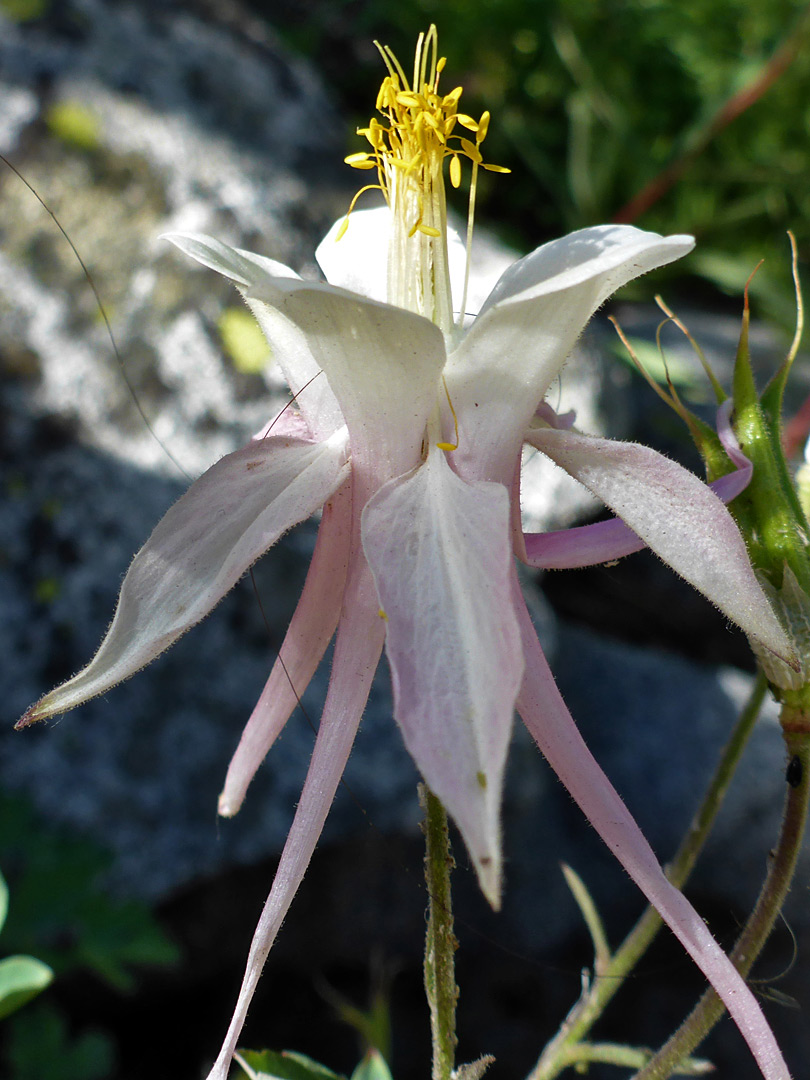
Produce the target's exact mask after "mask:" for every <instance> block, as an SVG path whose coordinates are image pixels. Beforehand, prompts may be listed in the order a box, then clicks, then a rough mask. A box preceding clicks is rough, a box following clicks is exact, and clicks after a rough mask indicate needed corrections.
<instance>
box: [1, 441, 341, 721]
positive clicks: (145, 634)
mask: <svg viewBox="0 0 810 1080" xmlns="http://www.w3.org/2000/svg"><path fill="white" fill-rule="evenodd" d="M348 470H349V466H348V463H347V461H346V442H345V437H339V436H338V437H335V438H334V439H333V440H332V441H331V442H329V443H322V444H318V443H305V442H294V441H292V440H288V439H281V440H279V439H274V438H272V437H271V438H269V439H265V440H264V441H263V442H252V443H250V445H248V446H246V447H244V449H242V450H238V451H237V452H236V453H234V454H229V455H228V456H227V457H224V458H223V459H222V460H221V461H218V462H217V464H216V465H214V466H212V467H211V468H210V469H209V470H208V472H206V473H204V474H203V475H202V476H201V477H200V479H199V480H197V481H196V483H194V484H192V486H191V487H190V488H189V490H188V491H187V492H186V494H185V495H183V497H182V498H181V499H180V500H179V501H178V502H176V503H175V504H174V506H173V507H171V509H170V510H169V511H168V512H167V513H166V514H165V516H164V517H163V519H162V520H161V521H160V523H159V524H158V525H157V527H156V528H155V530H154V532H153V533H152V535H151V536H150V537H149V539H148V540H147V542H146V544H144V546H143V547H142V548H141V550H140V551H139V552H138V554H137V555H136V556H135V558H134V560H133V562H132V565H131V566H130V568H129V571H128V573H127V575H126V577H125V578H124V583H123V585H122V587H121V595H120V597H119V600H118V608H117V610H116V612H115V617H114V619H113V621H112V625H111V626H110V629H109V630H108V632H107V636H106V637H105V638H104V641H103V642H102V643H101V646H100V648H99V650H98V652H97V653H96V655H95V657H94V658H93V660H92V661H91V662H90V663H89V664H88V665H87V667H86V668H84V669H83V670H82V671H81V672H79V674H78V675H75V676H74V677H73V678H72V679H70V680H69V681H68V682H66V683H64V684H63V685H62V686H60V687H57V688H56V689H55V690H52V691H51V693H49V694H47V695H46V696H45V697H44V698H42V699H41V700H40V701H39V702H38V703H37V704H36V705H34V706H32V707H31V708H30V709H29V710H28V712H27V713H26V714H25V716H24V717H23V718H22V720H20V721H19V725H18V726H26V725H27V724H30V723H32V722H34V721H35V720H41V719H43V718H44V717H47V716H53V715H54V714H56V713H60V712H64V711H65V710H67V709H72V708H73V707H74V706H76V705H79V704H81V703H82V702H83V701H87V700H88V699H89V698H92V697H95V696H96V695H97V694H101V693H104V691H105V690H109V689H110V688H111V687H113V686H115V685H116V683H119V682H121V680H122V679H126V678H129V676H130V675H133V674H134V673H135V672H136V671H138V670H139V669H140V668H142V667H143V666H144V664H148V663H149V661H150V660H154V658H155V657H156V656H158V655H159V654H160V653H161V652H163V650H164V649H167V648H168V647H169V646H170V645H171V644H173V643H174V642H175V641H176V640H177V638H179V637H180V635H181V634H183V633H184V632H185V631H186V630H188V629H189V627H191V626H194V624H195V623H197V622H199V621H200V619H202V618H203V617H204V616H205V615H207V614H208V612H209V611H210V610H211V608H213V607H214V605H215V604H218V603H219V601H220V600H221V599H222V597H223V596H224V595H225V594H226V593H227V592H228V591H229V590H230V589H231V588H232V587H233V586H234V585H235V584H236V582H237V581H238V580H239V578H240V577H241V576H242V574H244V572H245V571H246V570H247V569H248V567H249V566H251V565H252V564H253V563H254V562H255V561H256V559H258V557H259V556H260V555H262V554H263V553H264V552H265V551H267V549H268V548H269V547H270V546H271V545H272V544H274V543H275V542H276V540H278V538H279V537H280V536H281V535H282V534H283V533H285V532H286V531H287V530H288V529H291V528H292V526H293V525H297V524H298V522H299V521H303V520H304V519H305V518H307V517H309V516H310V514H312V513H314V512H315V510H317V509H319V508H320V507H321V506H322V505H323V504H324V502H326V500H327V499H328V498H329V497H330V496H331V495H332V494H333V493H334V492H335V491H336V490H337V488H338V487H340V485H341V483H342V482H343V480H344V479H345V477H346V476H347V475H348Z"/></svg>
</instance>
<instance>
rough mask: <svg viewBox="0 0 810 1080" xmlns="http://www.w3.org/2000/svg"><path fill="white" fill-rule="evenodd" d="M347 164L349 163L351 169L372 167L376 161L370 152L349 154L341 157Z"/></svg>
mask: <svg viewBox="0 0 810 1080" xmlns="http://www.w3.org/2000/svg"><path fill="white" fill-rule="evenodd" d="M343 160H344V161H345V162H346V164H347V165H351V167H352V168H353V169H373V168H375V166H376V164H377V162H376V161H375V160H374V157H373V156H372V155H371V154H363V153H360V154H349V156H348V157H345V158H344V159H343Z"/></svg>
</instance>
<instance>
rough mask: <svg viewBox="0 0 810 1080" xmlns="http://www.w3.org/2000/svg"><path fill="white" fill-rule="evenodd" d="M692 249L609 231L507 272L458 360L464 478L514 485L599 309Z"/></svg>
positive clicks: (554, 246) (559, 243) (553, 248)
mask: <svg viewBox="0 0 810 1080" xmlns="http://www.w3.org/2000/svg"><path fill="white" fill-rule="evenodd" d="M692 244H693V241H692V240H691V238H690V237H683V236H673V237H662V236H658V234H657V233H647V232H642V231H641V230H640V229H634V228H632V227H630V226H624V225H603V226H599V227H596V228H592V229H582V230H580V231H579V232H575V233H572V234H571V235H570V236H566V237H564V238H563V239H561V240H555V241H553V242H552V243H550V244H545V245H544V246H543V247H541V248H538V249H537V251H535V252H533V253H532V254H531V255H527V256H526V258H524V259H521V260H520V261H519V262H517V263H515V264H514V265H513V266H512V267H510V269H509V270H507V271H506V272H505V273H504V274H503V276H502V277H501V279H500V281H499V282H498V284H497V285H496V286H495V288H494V289H493V291H492V293H491V294H490V296H489V298H488V300H487V302H486V304H485V305H484V307H483V309H482V311H481V314H480V315H479V316H478V318H477V319H476V321H475V323H474V324H473V326H472V327H471V328H470V330H469V331H468V332H467V334H466V335H465V337H464V338H463V340H462V342H461V344H460V345H459V346H458V348H457V349H455V350H454V352H452V353H451V354H450V356H449V358H448V363H447V371H446V374H447V385H448V391H449V394H450V399H451V401H452V402H453V406H454V408H455V410H456V413H457V415H458V421H459V439H460V443H459V449H458V450H457V451H456V454H455V456H454V459H453V461H454V465H455V466H456V468H457V469H458V471H459V472H460V473H461V475H462V476H466V477H469V478H471V479H486V480H499V481H500V482H502V483H509V480H510V478H511V475H512V469H513V467H514V462H515V460H516V457H517V453H518V451H519V449H520V445H521V442H522V436H523V432H524V430H525V429H526V428H527V427H528V425H529V421H530V419H531V417H532V416H533V415H534V412H535V410H536V409H537V406H538V405H539V404H540V402H541V401H542V399H543V398H544V397H545V394H546V391H547V390H548V388H549V386H550V385H551V382H552V381H553V379H554V378H555V377H556V376H557V374H558V373H559V371H560V369H561V368H562V366H563V364H564V362H565V360H566V357H567V356H568V354H569V352H570V351H571V348H572V347H573V345H574V343H575V342H576V340H577V338H578V337H579V335H580V333H581V332H582V330H583V328H584V326H585V324H586V323H587V322H588V320H589V319H590V317H591V315H593V313H594V311H596V309H597V308H598V307H599V306H600V305H601V304H602V303H604V301H605V300H606V299H607V298H608V297H609V296H610V295H611V293H613V292H615V291H616V289H618V288H619V287H620V286H622V285H625V284H626V283H627V282H628V281H632V280H633V278H636V277H639V276H640V275H641V274H644V273H646V272H647V271H648V270H653V269H654V268H655V267H657V266H663V265H664V264H666V263H668V262H671V261H672V260H673V259H677V258H679V257H680V256H681V255H685V254H686V253H687V252H688V251H689V250H690V249H691V247H692Z"/></svg>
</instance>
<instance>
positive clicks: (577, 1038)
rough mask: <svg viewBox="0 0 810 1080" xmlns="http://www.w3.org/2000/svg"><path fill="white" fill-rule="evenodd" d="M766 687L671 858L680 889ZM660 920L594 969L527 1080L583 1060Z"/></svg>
mask: <svg viewBox="0 0 810 1080" xmlns="http://www.w3.org/2000/svg"><path fill="white" fill-rule="evenodd" d="M766 691H767V682H766V680H765V678H764V676H763V675H762V674H760V675H758V676H757V679H756V682H755V683H754V686H753V689H752V690H751V694H750V696H749V698H748V701H747V702H746V703H745V706H744V707H743V710H742V712H741V713H740V716H739V719H738V720H737V723H736V725H735V727H734V731H733V732H732V734H731V738H730V739H729V741H728V743H727V744H726V746H725V749H724V750H723V754H722V756H721V758H720V761H719V762H718V765H717V768H716V769H715V772H714V776H713V777H712V779H711V782H710V784H709V787H708V789H707V791H706V795H705V796H704V798H703V802H702V803H701V805H700V807H699V809H698V811H697V813H696V814H695V817H694V818H693V820H692V824H691V825H690V826H689V831H688V832H687V833H686V836H685V837H684V839H683V841H682V842H681V845H680V847H679V849H678V851H677V853H676V855H675V858H674V859H673V860H672V862H671V863H670V864H669V866H668V867H667V868H666V870H667V877H668V878H669V880H670V881H671V882H672V883H673V885H675V886H677V887H678V888H681V886H682V885H683V884H684V882H685V881H686V879H687V878H688V877H689V874H690V873H691V872H692V868H693V867H694V865H695V862H696V861H697V857H698V855H699V854H700V852H701V850H702V848H703V845H704V844H705V842H706V838H707V837H708V835H709V832H710V830H711V827H712V825H713V824H714V820H715V817H716V816H717V811H718V810H719V809H720V806H721V804H722V802H723V799H724V798H725V795H726V791H727V790H728V786H729V784H730V783H731V779H732V777H733V776H734V773H735V770H736V768H737V765H738V764H739V761H740V758H741V756H742V752H743V750H744V749H745V747H746V745H747V743H748V739H749V737H750V735H751V732H752V731H753V729H754V725H755V724H756V721H757V718H758V717H759V713H760V710H761V708H762V703H763V701H764V700H765V693H766ZM661 925H662V922H661V917H660V915H659V914H658V912H657V911H656V910H655V908H652V907H648V908H647V909H646V910H645V912H644V914H643V915H642V916H641V918H640V919H639V921H638V922H637V923H636V925H635V926H634V927H633V929H632V930H631V931H630V933H629V934H628V935H627V937H626V938H625V939H624V941H623V942H622V944H621V945H620V946H619V948H618V949H617V951H616V952H615V953H614V954H613V956H612V957H611V958H610V960H609V961H608V963H607V964H604V965H602V964H597V965H596V968H595V972H594V974H595V978H594V980H593V982H592V983H590V985H587V986H586V987H585V988H584V989H583V992H582V995H581V996H580V998H579V1001H577V1003H576V1005H574V1007H573V1009H572V1010H571V1011H570V1013H569V1014H568V1016H567V1017H566V1019H565V1021H564V1023H563V1025H562V1027H561V1028H560V1030H559V1032H558V1033H557V1035H555V1037H554V1038H553V1039H552V1040H551V1042H550V1043H548V1045H547V1046H546V1048H545V1049H544V1051H543V1053H542V1055H541V1056H540V1059H539V1061H538V1062H537V1064H536V1065H535V1067H534V1069H533V1070H532V1071H531V1073H530V1074H529V1077H528V1080H554V1077H556V1076H559V1074H560V1073H561V1072H562V1071H563V1069H565V1068H567V1067H568V1066H569V1065H571V1064H573V1063H574V1062H576V1061H583V1062H584V1061H587V1060H588V1058H587V1056H585V1055H586V1054H587V1047H586V1046H585V1045H583V1048H582V1055H580V1056H579V1057H578V1056H577V1051H578V1045H577V1044H579V1043H581V1042H582V1040H583V1039H584V1038H585V1036H586V1035H587V1034H588V1032H589V1031H590V1029H591V1028H592V1027H593V1025H594V1024H595V1023H596V1021H597V1020H598V1019H599V1017H600V1016H601V1015H602V1013H603V1012H604V1011H605V1009H606V1007H607V1005H608V1003H609V1002H610V1001H611V1000H612V998H613V997H614V995H615V994H616V993H617V992H618V991H619V990H620V989H621V987H622V984H623V982H624V979H625V978H626V977H627V976H628V975H629V974H630V972H631V971H632V970H633V968H634V967H635V965H636V964H637V963H638V961H639V960H640V959H641V957H642V956H643V955H644V953H645V952H646V950H647V949H648V947H649V946H650V943H651V942H652V940H653V938H654V937H655V935H656V934H657V933H658V931H659V929H660V928H661Z"/></svg>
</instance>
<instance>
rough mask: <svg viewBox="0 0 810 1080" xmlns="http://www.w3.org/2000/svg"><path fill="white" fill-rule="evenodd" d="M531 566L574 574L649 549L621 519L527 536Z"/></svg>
mask: <svg viewBox="0 0 810 1080" xmlns="http://www.w3.org/2000/svg"><path fill="white" fill-rule="evenodd" d="M523 542H524V544H525V547H526V558H525V559H523V560H521V561H523V562H525V563H526V564H527V566H534V567H536V568H537V569H541V570H573V569H575V568H578V567H581V566H596V565H598V564H599V563H605V562H613V560H614V559H621V558H623V557H624V556H625V555H631V554H632V553H633V552H634V551H641V550H642V548H645V547H646V546H647V545H646V544H645V543H644V541H643V540H642V539H641V538H640V537H638V536H637V535H636V534H635V533H634V532H633V530H632V529H630V528H628V526H627V525H625V523H624V522H623V521H621V520H619V518H611V519H610V520H609V521H597V522H595V523H594V524H593V525H579V526H577V527H576V528H573V529H557V530H555V531H554V532H545V533H524V534H523Z"/></svg>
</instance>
